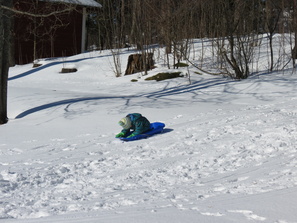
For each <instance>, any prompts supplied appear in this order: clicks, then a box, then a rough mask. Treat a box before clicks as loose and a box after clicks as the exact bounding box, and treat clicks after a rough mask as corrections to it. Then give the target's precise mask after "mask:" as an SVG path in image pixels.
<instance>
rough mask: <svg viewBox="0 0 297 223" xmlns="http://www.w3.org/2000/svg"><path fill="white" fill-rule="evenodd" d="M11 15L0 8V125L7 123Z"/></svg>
mask: <svg viewBox="0 0 297 223" xmlns="http://www.w3.org/2000/svg"><path fill="white" fill-rule="evenodd" d="M0 5H3V6H7V7H12V0H0ZM10 19H11V15H10V12H8V11H6V10H5V9H1V8H0V125H2V124H5V123H7V122H8V117H7V81H8V70H9V58H10V44H11V30H10V26H11V21H10Z"/></svg>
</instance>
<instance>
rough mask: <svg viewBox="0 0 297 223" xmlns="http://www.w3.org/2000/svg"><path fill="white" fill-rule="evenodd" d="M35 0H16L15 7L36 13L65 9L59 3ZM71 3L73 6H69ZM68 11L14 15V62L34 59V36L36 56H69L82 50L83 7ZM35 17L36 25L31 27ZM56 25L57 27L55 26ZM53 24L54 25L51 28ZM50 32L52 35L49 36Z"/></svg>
mask: <svg viewBox="0 0 297 223" xmlns="http://www.w3.org/2000/svg"><path fill="white" fill-rule="evenodd" d="M35 2H36V1H34V0H18V1H15V8H16V9H18V10H20V11H26V12H30V13H35V14H49V13H50V12H52V11H61V10H63V9H65V7H69V6H65V5H62V4H57V3H56V4H48V3H45V2H39V3H38V6H35V5H34V3H35ZM72 7H73V6H72ZM76 9H77V11H72V12H71V13H69V12H67V13H65V14H63V15H61V14H59V16H58V18H57V17H56V16H50V17H46V18H35V19H34V17H30V16H26V15H16V16H15V27H14V32H15V33H14V37H15V45H14V51H15V63H16V64H26V63H31V62H32V61H33V59H34V58H33V55H34V36H35V37H36V43H37V58H36V59H39V58H48V57H61V56H71V55H74V54H78V53H80V52H81V41H82V37H81V35H82V34H81V30H82V14H81V13H80V11H82V10H81V9H80V8H76ZM34 21H35V23H36V24H37V26H38V28H37V29H35V31H33V30H34V27H36V26H34ZM54 27H56V28H54ZM53 28H54V29H53ZM51 36H53V38H52V40H51Z"/></svg>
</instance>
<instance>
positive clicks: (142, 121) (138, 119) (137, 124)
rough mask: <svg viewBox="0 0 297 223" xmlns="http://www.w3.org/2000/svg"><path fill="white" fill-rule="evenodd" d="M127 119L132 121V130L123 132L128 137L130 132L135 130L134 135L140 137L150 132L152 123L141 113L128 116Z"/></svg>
mask: <svg viewBox="0 0 297 223" xmlns="http://www.w3.org/2000/svg"><path fill="white" fill-rule="evenodd" d="M126 117H129V118H130V119H131V125H132V126H131V128H130V129H123V130H122V132H123V133H125V135H127V134H128V133H130V130H133V135H139V134H142V133H144V132H147V131H149V130H150V122H149V121H148V120H147V118H146V117H144V116H142V115H141V114H139V113H132V114H128V115H127V116H126Z"/></svg>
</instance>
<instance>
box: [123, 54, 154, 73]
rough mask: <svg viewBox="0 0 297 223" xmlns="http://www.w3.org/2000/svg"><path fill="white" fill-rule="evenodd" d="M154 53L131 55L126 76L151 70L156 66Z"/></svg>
mask: <svg viewBox="0 0 297 223" xmlns="http://www.w3.org/2000/svg"><path fill="white" fill-rule="evenodd" d="M153 55H154V54H153V53H145V54H131V55H130V56H129V58H128V63H127V68H126V72H125V75H129V74H134V73H137V72H141V71H147V70H151V69H152V68H153V66H154V60H153Z"/></svg>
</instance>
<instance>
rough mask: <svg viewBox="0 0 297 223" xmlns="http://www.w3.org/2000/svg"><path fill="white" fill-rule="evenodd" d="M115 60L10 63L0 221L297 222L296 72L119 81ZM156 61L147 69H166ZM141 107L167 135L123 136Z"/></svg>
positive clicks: (89, 56) (0, 134)
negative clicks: (126, 120) (124, 125)
mask: <svg viewBox="0 0 297 223" xmlns="http://www.w3.org/2000/svg"><path fill="white" fill-rule="evenodd" d="M196 47H197V49H198V50H199V48H198V47H199V45H197V46H196ZM131 53H132V51H128V50H124V51H123V54H122V57H121V62H122V70H123V71H124V70H125V66H126V62H127V58H128V56H129V54H131ZM262 58H263V57H262ZM262 60H263V61H264V59H262ZM112 61H113V59H112V57H111V53H110V52H108V51H106V52H90V53H85V54H81V55H77V56H74V57H70V58H58V59H55V60H44V61H43V65H42V66H41V67H38V68H32V65H31V64H30V65H24V66H16V67H13V68H11V69H10V76H9V77H10V80H9V92H8V93H9V96H8V101H9V111H8V112H9V118H10V121H9V123H8V124H7V125H3V126H0V222H1V223H2V222H5V223H6V222H7V223H15V222H20V223H36V222H38V223H46V222H55V223H57V222H60V223H70V222H71V223H72V222H76V223H77V222H87V223H95V222H96V223H98V222H100V223H105V222H106V223H126V222H127V223H132V222H137V223H144V222H149V223H156V222H171V223H179V222H181V223H193V222H207V223H210V222H215V223H224V222H226V223H229V222H236V223H238V222H267V223H268V222H269V223H271V222H275V223H292V222H297V212H296V200H297V141H296V139H297V125H296V122H297V121H296V117H297V107H296V106H297V85H296V83H297V74H296V73H295V72H294V71H292V70H291V69H289V70H286V71H285V72H279V73H277V72H274V73H271V74H262V75H257V76H252V77H250V78H249V79H247V80H243V81H233V80H230V79H226V78H223V77H221V76H211V75H206V74H204V75H198V74H195V73H194V71H195V69H194V68H192V67H191V68H190V71H191V81H192V83H191V84H189V80H188V78H187V77H184V78H178V79H171V80H166V81H160V82H155V81H145V80H144V78H145V77H141V75H140V74H135V75H131V76H124V77H120V78H116V77H115V76H114V73H113V65H112ZM263 61H262V62H263ZM156 62H157V68H156V69H155V70H152V71H150V72H149V75H153V74H156V73H158V72H162V71H166V72H167V71H168V70H167V68H166V66H165V65H163V63H164V62H163V61H162V57H160V58H158V59H157V61H156ZM264 62H265V63H267V62H266V61H264ZM264 62H263V63H264ZM259 63H261V61H259ZM260 65H261V64H260ZM64 66H72V67H76V68H77V69H78V72H76V73H69V74H62V73H60V71H61V69H62V67H64ZM259 67H261V66H259ZM263 67H264V66H263ZM181 71H182V72H184V73H186V72H187V70H183V69H181ZM263 71H264V69H263ZM131 79H138V82H131ZM132 112H139V113H142V114H143V115H144V116H146V117H147V118H148V119H149V120H150V121H152V122H153V121H161V122H164V123H165V124H166V129H165V131H164V133H162V134H159V135H156V136H154V137H151V138H148V139H145V140H140V141H133V142H122V141H120V140H119V139H115V138H114V136H115V134H117V133H119V132H120V130H121V129H120V127H119V125H118V124H117V123H118V121H119V120H120V119H121V118H122V117H124V116H125V115H126V114H128V113H132Z"/></svg>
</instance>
